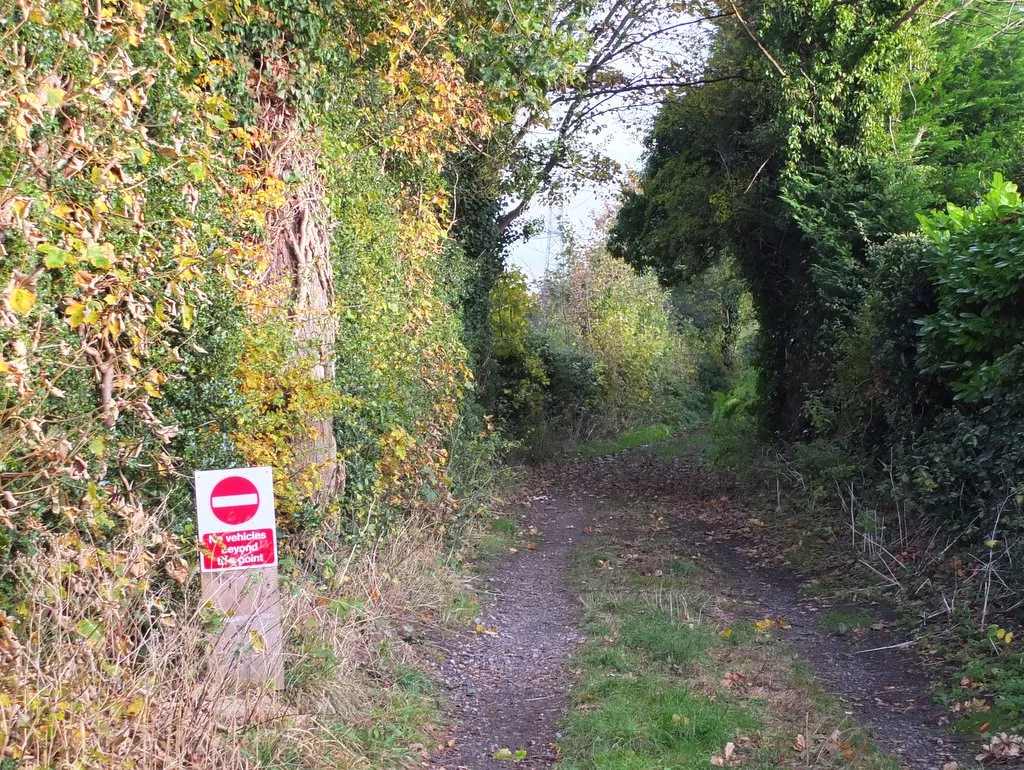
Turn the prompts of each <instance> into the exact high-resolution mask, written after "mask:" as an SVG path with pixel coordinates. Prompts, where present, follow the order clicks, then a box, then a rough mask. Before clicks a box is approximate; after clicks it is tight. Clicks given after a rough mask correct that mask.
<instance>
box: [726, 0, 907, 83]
mask: <svg viewBox="0 0 1024 770" xmlns="http://www.w3.org/2000/svg"><path fill="white" fill-rule="evenodd" d="M926 1H927V0H921V2H922V3H923V2H926ZM729 5H731V6H732V10H733V13H734V14H736V18H737V19H739V22H740V24H742V25H743V29H745V30H746V31H747V34H748V35H749V36H750V39H751V40H753V41H754V43H755V44H756V45H757V47H758V48H760V49H761V53H763V54H764V55H765V58H767V59H768V61H770V62H771V63H772V64H773V65H774V66H775V69H776V70H778V73H779V74H780V75H782V77H784V78H788V77H789V75H788V74H787V73H786V70H784V69H782V65H781V64H779V63H778V62H777V61H775V57H774V56H772V55H771V53H770V52H769V51H768V49H767V48H765V45H764V43H762V42H761V38H759V37H758V36H757V33H755V32H754V30H753V29H751V27H750V25H749V24H747V20H746V19H744V18H743V14H741V13H740V9H739V8H737V7H736V2H735V0H729Z"/></svg>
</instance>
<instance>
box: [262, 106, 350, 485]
mask: <svg viewBox="0 0 1024 770" xmlns="http://www.w3.org/2000/svg"><path fill="white" fill-rule="evenodd" d="M268 91H270V89H266V90H265V91H264V93H263V94H261V96H262V97H263V98H261V99H260V101H261V106H262V114H261V127H262V128H263V129H264V130H265V131H266V133H267V136H269V137H271V139H270V141H269V148H268V149H269V154H270V157H269V164H268V165H269V168H268V172H269V173H270V175H271V176H272V177H276V178H278V179H283V180H300V181H299V182H298V183H297V184H296V183H293V184H292V186H291V188H290V190H291V194H290V195H289V197H288V198H287V200H286V201H285V203H284V204H283V205H282V206H281V207H280V208H279V209H277V210H276V211H274V212H273V213H271V214H270V215H269V216H268V217H267V252H268V255H269V261H268V262H269V264H268V267H267V270H266V273H265V274H264V276H263V280H264V282H265V283H266V284H267V285H269V286H285V287H290V295H291V296H290V297H289V298H288V300H287V303H286V308H285V309H286V312H287V314H288V319H289V321H290V322H291V326H292V333H293V335H294V339H295V340H296V342H297V343H298V347H299V350H300V352H301V353H302V354H304V355H307V356H309V358H310V359H311V360H312V361H313V375H314V376H315V377H316V378H317V379H320V380H327V381H333V380H334V374H335V372H334V353H335V341H336V340H337V334H338V324H337V319H336V316H335V308H334V303H335V294H334V268H333V266H332V264H331V258H330V229H329V227H328V212H327V208H326V206H325V205H324V197H325V195H326V192H325V188H324V182H323V178H322V177H321V175H320V172H319V169H318V168H317V164H316V159H317V155H316V152H317V151H316V147H315V144H314V143H313V142H312V141H310V140H309V139H308V138H307V137H304V136H302V133H301V131H300V127H299V122H298V119H297V118H296V116H295V115H294V114H293V113H292V112H291V111H289V110H288V109H287V108H286V107H285V105H284V104H283V103H282V102H281V101H280V100H279V99H277V98H276V96H275V95H272V94H270V93H267V92H268ZM307 428H308V437H307V438H304V439H302V440H301V441H299V442H298V443H297V444H296V446H295V459H294V464H293V468H292V470H293V471H294V472H296V473H300V472H302V471H304V470H306V469H308V468H310V467H311V466H312V467H313V468H315V471H316V473H317V475H318V476H319V480H320V484H319V487H318V489H317V491H316V492H315V493H314V495H313V497H312V499H313V502H315V503H324V502H329V501H330V500H333V499H334V498H336V497H337V496H338V495H340V494H341V493H342V492H343V491H344V489H345V466H344V464H343V463H342V462H339V461H338V445H337V442H336V441H335V438H334V420H333V418H332V417H331V416H330V415H327V416H325V417H322V418H319V419H316V420H314V421H313V423H312V424H310V425H308V426H307Z"/></svg>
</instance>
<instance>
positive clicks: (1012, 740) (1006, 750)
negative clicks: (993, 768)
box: [975, 733, 1024, 764]
mask: <svg viewBox="0 0 1024 770" xmlns="http://www.w3.org/2000/svg"><path fill="white" fill-rule="evenodd" d="M975 759H976V760H978V761H979V762H987V763H990V764H995V763H1009V762H1019V761H1020V760H1021V759H1024V738H1022V737H1021V736H1019V735H1010V734H1008V733H999V734H998V735H994V736H992V738H991V739H990V740H989V742H988V743H986V744H985V745H984V746H982V747H981V753H980V754H978V755H977V756H976V757H975Z"/></svg>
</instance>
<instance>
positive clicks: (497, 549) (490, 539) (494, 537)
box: [473, 518, 519, 565]
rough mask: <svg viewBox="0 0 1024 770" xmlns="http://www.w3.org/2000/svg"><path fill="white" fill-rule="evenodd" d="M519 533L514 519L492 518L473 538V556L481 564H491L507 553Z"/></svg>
mask: <svg viewBox="0 0 1024 770" xmlns="http://www.w3.org/2000/svg"><path fill="white" fill-rule="evenodd" d="M518 534H519V524H518V523H517V522H516V521H515V520H514V519H505V518H493V519H491V520H490V521H488V522H487V524H486V528H485V529H483V531H480V532H477V533H476V535H475V537H474V538H473V558H474V560H475V561H476V562H478V563H480V564H482V565H488V564H492V563H494V562H496V561H498V560H499V559H501V558H502V557H503V556H507V555H508V549H509V548H510V547H511V546H512V545H513V543H515V540H516V536H517V535H518Z"/></svg>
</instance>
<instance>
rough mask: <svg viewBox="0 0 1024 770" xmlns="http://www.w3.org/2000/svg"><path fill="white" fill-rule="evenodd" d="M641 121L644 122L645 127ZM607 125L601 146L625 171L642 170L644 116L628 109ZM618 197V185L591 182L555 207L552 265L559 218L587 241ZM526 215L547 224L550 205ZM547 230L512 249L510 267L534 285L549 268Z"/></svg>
mask: <svg viewBox="0 0 1024 770" xmlns="http://www.w3.org/2000/svg"><path fill="white" fill-rule="evenodd" d="M626 121H629V122H628V123H627V122H626ZM638 121H643V124H641V123H639V122H638ZM604 122H605V128H604V130H603V131H602V132H601V134H600V135H599V136H598V144H599V146H602V147H603V149H604V152H605V153H606V154H607V156H608V157H610V158H611V159H612V160H615V161H617V162H618V163H619V164H621V165H622V167H623V170H626V169H636V170H639V168H640V166H641V164H642V162H643V157H642V156H643V150H644V147H643V136H644V134H645V133H646V127H647V126H646V120H645V119H644V117H643V116H638V115H637V113H636V112H634V111H631V110H627V111H623V112H619V113H611V114H609V115H607V116H605V118H604ZM617 194H618V188H617V186H616V185H614V184H604V185H601V184H594V183H591V184H588V185H587V186H585V187H584V188H583V189H581V190H580V191H579V193H577V194H576V195H575V197H573V198H572V199H570V200H568V201H566V202H565V205H564V206H561V205H556V206H554V207H553V209H552V210H551V212H550V214H551V217H552V219H553V221H552V226H551V236H550V262H551V265H552V266H554V264H555V263H556V261H557V257H558V252H559V250H560V240H559V237H558V219H559V216H560V215H561V216H564V221H565V222H566V223H567V224H568V225H569V226H570V227H571V228H572V229H573V231H574V232H575V233H576V234H577V235H578V236H580V237H582V238H586V237H587V236H589V235H591V234H592V233H593V231H594V227H593V224H594V220H595V218H596V217H597V215H598V214H600V213H601V211H602V210H603V209H604V207H605V205H606V204H607V203H609V202H611V201H612V200H614V199H615V197H616V196H617ZM524 216H525V217H529V218H534V219H536V218H541V219H543V220H544V221H545V223H547V221H548V217H549V210H548V205H547V204H546V203H545V202H542V201H534V202H533V204H532V205H531V206H530V208H528V209H527V210H526V213H525V214H524ZM545 230H547V227H542V228H540V232H538V233H537V235H535V236H534V237H533V238H531V239H530V240H528V241H525V242H517V243H515V244H513V245H512V247H511V248H510V249H509V254H508V266H509V267H510V268H512V267H514V268H518V269H520V270H522V271H523V273H525V274H526V277H527V279H528V280H529V281H530V283H535V282H536V281H538V280H540V278H541V277H543V275H544V268H545V265H546V264H547V262H548V261H549V256H548V247H549V236H548V234H547V233H546V232H545Z"/></svg>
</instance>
